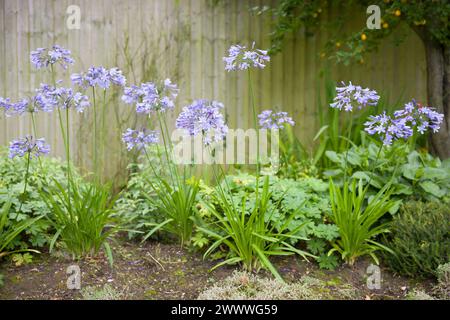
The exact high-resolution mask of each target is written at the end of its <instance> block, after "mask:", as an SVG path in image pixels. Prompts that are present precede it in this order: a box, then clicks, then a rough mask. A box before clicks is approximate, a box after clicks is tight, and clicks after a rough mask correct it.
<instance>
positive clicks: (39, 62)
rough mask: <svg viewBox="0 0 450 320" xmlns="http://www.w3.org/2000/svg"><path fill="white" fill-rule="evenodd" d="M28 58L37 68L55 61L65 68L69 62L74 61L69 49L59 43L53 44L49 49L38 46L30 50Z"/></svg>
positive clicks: (44, 66)
mask: <svg viewBox="0 0 450 320" xmlns="http://www.w3.org/2000/svg"><path fill="white" fill-rule="evenodd" d="M30 60H31V63H32V64H33V65H34V66H35V67H36V68H37V69H41V68H46V67H48V66H49V65H53V64H55V63H59V64H60V65H61V66H62V67H63V68H64V69H67V66H68V65H69V64H73V63H74V60H73V58H72V57H71V53H70V50H67V49H64V48H63V47H61V46H59V45H54V46H52V47H51V48H50V49H47V48H38V49H36V50H34V51H32V52H31V54H30Z"/></svg>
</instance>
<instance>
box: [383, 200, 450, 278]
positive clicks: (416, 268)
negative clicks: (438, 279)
mask: <svg viewBox="0 0 450 320" xmlns="http://www.w3.org/2000/svg"><path fill="white" fill-rule="evenodd" d="M449 230H450V205H449V204H445V203H440V202H436V201H432V202H422V201H410V202H407V203H405V204H404V205H403V206H402V207H401V209H400V212H399V213H398V214H396V215H395V216H394V218H393V220H392V224H391V231H392V232H391V234H389V235H388V236H387V237H386V238H385V241H384V243H385V245H386V246H389V247H390V248H391V249H392V250H393V251H394V253H395V255H385V257H384V258H385V262H386V263H387V265H388V266H389V267H390V268H391V269H392V270H394V271H395V272H398V273H400V274H402V275H407V276H411V277H419V276H422V277H434V276H435V271H436V269H437V268H438V266H439V265H441V264H445V263H446V262H448V261H450V234H449Z"/></svg>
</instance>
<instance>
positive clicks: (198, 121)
mask: <svg viewBox="0 0 450 320" xmlns="http://www.w3.org/2000/svg"><path fill="white" fill-rule="evenodd" d="M222 109H223V104H222V103H220V102H217V101H209V100H195V101H194V102H193V103H192V104H190V105H188V106H185V107H184V108H183V110H182V112H181V113H180V114H179V116H178V118H177V120H176V127H177V129H184V130H186V131H187V133H188V134H189V135H191V136H196V135H199V134H201V135H203V143H204V144H205V145H209V144H211V143H212V142H213V141H215V142H219V141H222V140H223V139H224V137H225V136H226V134H227V132H228V126H227V125H226V124H225V119H224V117H223V114H222Z"/></svg>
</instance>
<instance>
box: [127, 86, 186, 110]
mask: <svg viewBox="0 0 450 320" xmlns="http://www.w3.org/2000/svg"><path fill="white" fill-rule="evenodd" d="M178 91H179V89H178V88H177V85H176V84H174V83H172V82H171V81H170V79H166V80H164V82H163V83H162V84H161V86H159V87H158V86H157V85H156V84H155V83H153V82H146V83H142V84H141V86H140V87H138V86H135V85H133V86H131V87H125V88H124V94H123V96H122V101H123V102H125V103H127V104H136V112H138V113H145V114H149V113H151V112H155V111H162V112H165V111H167V110H170V109H173V108H174V107H175V102H174V100H175V98H176V97H177V95H178Z"/></svg>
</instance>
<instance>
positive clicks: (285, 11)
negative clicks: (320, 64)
mask: <svg viewBox="0 0 450 320" xmlns="http://www.w3.org/2000/svg"><path fill="white" fill-rule="evenodd" d="M369 5H377V6H379V7H380V10H381V19H382V25H381V28H380V29H374V30H370V29H368V28H367V27H366V24H361V28H360V29H358V30H350V31H349V32H348V33H346V32H345V26H346V25H347V24H348V22H349V21H351V20H353V19H354V17H355V10H358V11H357V12H359V13H360V16H361V19H365V18H367V16H366V9H367V7H368V6H369ZM265 9H269V10H270V11H271V12H272V13H273V14H274V15H275V18H276V22H275V23H274V27H273V30H272V41H273V50H274V51H276V50H280V49H281V47H282V44H283V40H284V39H285V37H286V35H287V34H289V33H295V32H297V31H298V30H299V29H300V28H302V27H304V28H305V29H306V31H307V33H308V34H313V33H314V32H316V31H318V30H321V29H323V30H326V31H327V34H328V36H329V40H328V41H327V43H326V45H325V48H323V51H322V52H323V53H325V52H326V55H328V56H329V57H331V58H334V59H336V60H337V61H343V62H344V63H346V64H348V63H349V62H350V61H361V59H363V57H364V55H365V54H366V53H368V52H371V51H374V50H376V49H377V48H378V46H379V45H380V42H381V41H382V40H383V39H385V38H386V37H387V36H389V35H390V34H392V32H393V31H394V30H396V29H401V28H402V27H404V26H405V24H404V23H406V25H408V26H409V27H410V28H412V29H413V30H414V31H416V32H418V33H427V34H429V35H430V38H431V39H433V41H436V42H438V43H441V44H442V45H445V46H448V45H449V44H450V43H449V38H448V34H449V33H450V23H449V21H450V19H449V17H450V4H449V3H448V1H445V0H435V1H433V4H432V5H430V4H429V3H428V2H427V1H421V0H408V1H404V0H389V1H387V0H375V1H374V0H370V1H367V0H351V1H331V2H330V1H326V0H319V1H305V0H282V1H280V2H278V3H277V6H276V7H274V8H265ZM328 10H330V11H333V12H339V14H336V15H335V16H334V18H333V19H321V15H323V14H324V13H325V12H326V11H328ZM363 35H364V36H363ZM404 39H405V37H404V36H398V37H397V39H396V41H397V43H399V42H401V41H403V40H404Z"/></svg>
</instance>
